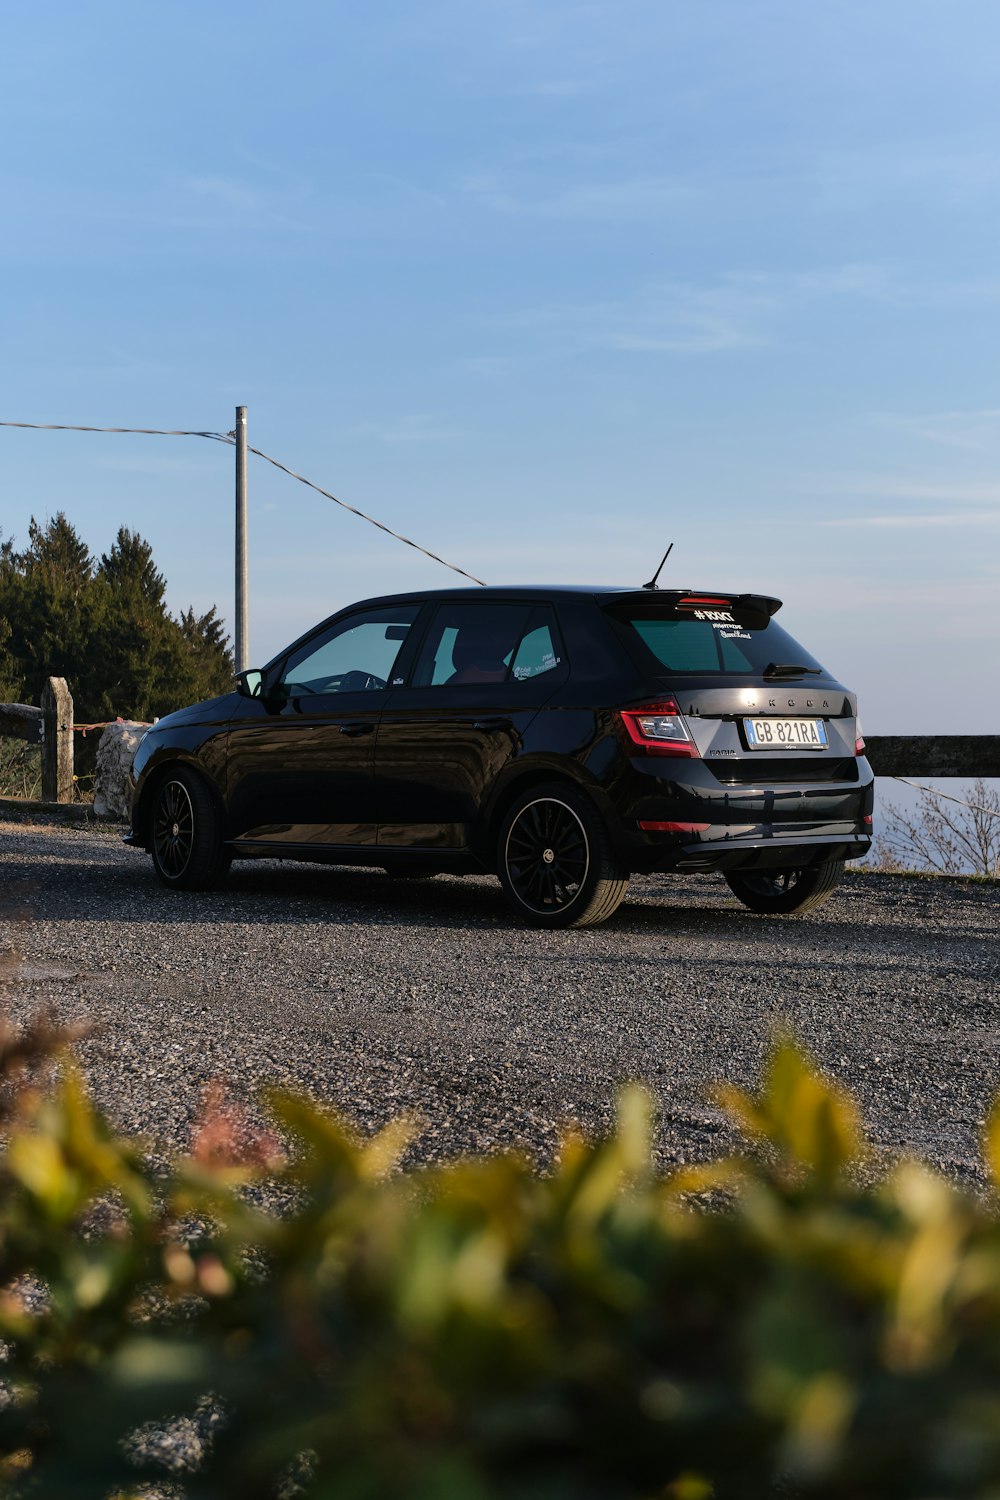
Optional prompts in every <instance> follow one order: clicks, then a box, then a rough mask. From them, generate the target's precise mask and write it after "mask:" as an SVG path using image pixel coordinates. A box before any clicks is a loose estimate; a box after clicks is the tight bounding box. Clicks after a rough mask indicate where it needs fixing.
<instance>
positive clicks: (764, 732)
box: [743, 719, 829, 750]
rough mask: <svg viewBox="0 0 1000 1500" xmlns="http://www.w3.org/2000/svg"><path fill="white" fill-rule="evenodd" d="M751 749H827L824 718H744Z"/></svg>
mask: <svg viewBox="0 0 1000 1500" xmlns="http://www.w3.org/2000/svg"><path fill="white" fill-rule="evenodd" d="M743 728H744V729H745V730H746V736H747V748H748V749H750V750H825V749H826V748H827V745H828V744H829V740H828V739H827V737H826V725H825V724H824V723H823V720H822V719H744V720H743Z"/></svg>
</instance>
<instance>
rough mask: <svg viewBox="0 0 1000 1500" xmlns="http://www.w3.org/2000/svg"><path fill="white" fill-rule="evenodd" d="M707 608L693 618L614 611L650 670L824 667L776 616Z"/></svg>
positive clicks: (623, 632) (724, 672) (625, 635)
mask: <svg viewBox="0 0 1000 1500" xmlns="http://www.w3.org/2000/svg"><path fill="white" fill-rule="evenodd" d="M703 613H704V614H705V616H706V618H702V619H694V618H693V617H692V616H691V615H690V614H680V613H676V612H674V611H673V610H669V609H659V610H657V609H631V610H624V611H623V610H610V611H609V614H610V615H611V617H612V619H613V620H614V621H615V623H616V625H617V627H618V630H619V633H620V634H621V635H622V637H623V639H624V640H625V642H626V644H627V645H629V646H630V647H631V649H632V652H633V655H637V656H638V657H639V658H640V660H641V661H642V664H643V665H644V666H645V667H646V668H647V670H652V671H659V672H663V671H667V672H697V673H698V674H699V675H709V676H710V675H712V674H713V673H718V674H720V675H726V676H730V675H740V674H747V675H754V676H759V675H760V673H761V672H763V670H764V668H765V667H767V666H770V665H771V664H772V663H774V664H778V665H782V666H798V667H808V668H809V669H810V670H811V671H814V672H815V671H820V672H821V671H823V668H822V667H821V666H820V663H819V662H818V661H817V660H816V658H815V657H814V656H812V655H810V653H809V652H808V651H806V650H805V648H804V647H802V646H800V645H799V643H798V641H796V640H795V639H794V638H793V637H792V636H790V635H789V634H788V631H787V630H783V629H782V627H781V626H780V625H777V624H776V623H775V622H774V620H769V621H768V622H767V624H765V625H762V624H760V623H759V622H758V621H756V620H755V622H754V623H753V624H750V623H748V622H747V621H746V620H741V619H740V616H739V615H738V614H733V613H731V612H730V611H727V610H714V611H711V612H709V611H705V612H703ZM709 615H711V617H708V616H709Z"/></svg>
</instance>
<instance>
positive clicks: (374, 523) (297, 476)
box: [247, 443, 486, 588]
mask: <svg viewBox="0 0 1000 1500" xmlns="http://www.w3.org/2000/svg"><path fill="white" fill-rule="evenodd" d="M247 447H248V448H250V452H251V453H256V455H257V457H258V458H263V459H266V461H267V462H268V463H269V464H273V465H274V467H275V468H276V469H280V470H281V471H282V473H284V474H288V475H290V476H291V478H292V479H297V480H299V482H300V483H301V484H307V485H308V486H309V488H310V489H311V490H315V491H316V493H317V494H318V495H323V496H325V498H326V499H327V500H332V501H333V503H334V505H339V506H340V507H341V509H342V510H349V511H350V513H351V515H352V516H360V518H361V520H362V521H367V522H368V524H369V526H377V527H378V529H379V531H384V532H385V533H386V535H387V536H391V537H395V539H396V541H397V542H405V543H406V545H407V547H414V548H415V549H416V550H417V552H422V553H423V555H424V556H425V557H429V558H430V559H431V561H432V562H436V563H440V564H441V566H442V567H445V568H450V569H451V571H452V572H453V573H461V575H462V577H463V578H468V579H471V581H472V582H473V583H478V584H479V586H480V587H481V588H485V587H486V584H485V583H483V580H482V579H481V578H477V577H476V576H475V574H474V573H467V572H466V571H465V569H464V568H460V567H458V566H457V564H455V563H450V562H445V560H444V558H443V557H438V555H437V553H436V552H428V550H427V548H426V547H421V545H420V543H419V542H411V541H410V538H409V537H408V536H401V535H400V533H399V532H398V531H393V530H392V527H391V526H383V524H382V522H381V521H376V520H375V519H374V517H373V516H366V515H365V513H364V511H363V510H355V508H354V506H353V505H348V504H347V501H346V500H338V499H337V497H336V495H331V494H330V491H329V490H324V489H323V488H322V486H320V485H318V484H313V482H312V480H311V479H306V477H305V475H304V474H296V472H295V470H294V469H290V468H289V467H288V466H287V464H283V463H279V461H278V460H277V459H276V458H272V457H271V455H270V454H269V453H262V452H261V450H260V449H259V448H253V447H250V444H249V443H248V444H247Z"/></svg>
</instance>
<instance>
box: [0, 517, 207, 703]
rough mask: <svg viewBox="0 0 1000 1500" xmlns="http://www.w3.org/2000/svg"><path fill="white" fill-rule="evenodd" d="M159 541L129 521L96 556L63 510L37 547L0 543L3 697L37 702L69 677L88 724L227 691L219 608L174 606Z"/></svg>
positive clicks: (34, 540) (31, 537)
mask: <svg viewBox="0 0 1000 1500" xmlns="http://www.w3.org/2000/svg"><path fill="white" fill-rule="evenodd" d="M165 595H166V580H165V579H164V577H163V574H162V573H160V572H159V571H158V569H157V568H156V565H155V563H154V561H153V551H152V548H151V547H150V545H149V543H148V542H146V541H144V540H143V538H142V537H141V536H139V535H138V533H137V532H133V531H129V530H128V528H127V527H124V526H123V527H121V528H120V529H119V532H118V535H117V537H116V538H115V542H114V545H113V546H112V547H111V550H110V551H109V552H106V553H104V554H103V555H102V557H101V559H100V561H99V563H97V564H96V566H95V564H94V562H93V560H92V558H91V555H90V552H89V549H88V548H87V546H86V544H85V543H84V542H83V541H82V540H81V538H80V537H79V536H78V535H77V533H76V531H75V530H74V528H73V526H72V525H71V524H70V522H69V521H68V520H67V519H66V516H65V515H64V514H63V513H62V512H61V511H60V512H59V513H58V514H57V515H56V516H55V517H54V518H53V519H52V520H51V521H49V522H48V523H47V524H46V525H44V526H42V525H40V524H39V523H38V522H36V521H35V519H34V518H32V520H31V524H30V527H29V529H28V546H27V547H26V548H25V549H24V551H22V552H18V551H17V550H16V549H15V547H14V545H13V543H12V542H11V541H5V542H3V543H2V544H0V701H18V700H20V701H23V702H26V703H37V702H38V698H39V694H40V692H41V688H42V685H43V684H44V682H45V679H46V678H47V677H50V676H54V677H65V678H66V680H67V682H68V683H69V687H70V691H71V692H72V694H73V698H74V706H75V714H76V719H77V721H78V722H81V723H96V722H100V721H102V720H105V719H114V718H116V717H118V716H119V715H120V716H121V717H122V718H134V719H145V720H149V719H152V718H154V717H158V716H162V715H164V714H167V713H170V712H172V710H174V709H176V708H181V707H183V706H184V704H186V703H192V702H195V701H197V700H198V699H200V698H207V697H212V696H214V695H216V694H218V693H224V692H227V691H228V690H229V689H230V688H231V686H232V680H233V660H232V654H231V652H230V649H229V643H228V640H227V639H226V635H225V628H224V626H223V623H222V621H221V620H220V619H219V617H218V614H217V612H216V610H215V608H214V606H213V608H212V609H210V610H209V611H208V612H207V614H204V615H200V616H199V615H196V614H195V612H194V610H193V609H188V610H186V611H185V612H184V613H183V614H182V615H181V617H180V619H179V620H177V619H175V618H174V617H173V616H172V615H171V614H170V613H169V611H168V609H167V606H166V601H165Z"/></svg>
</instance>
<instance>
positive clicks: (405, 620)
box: [128, 586, 873, 927]
mask: <svg viewBox="0 0 1000 1500" xmlns="http://www.w3.org/2000/svg"><path fill="white" fill-rule="evenodd" d="M779 607H780V601H779V600H777V599H772V598H768V597H766V596H763V595H756V594H733V593H727V592H725V591H721V592H702V591H697V590H681V589H670V590H668V589H654V588H645V589H639V590H634V589H602V588H546V587H540V586H536V587H524V588H484V589H461V590H452V591H447V592H445V591H442V592H435V593H420V594H402V595H397V596H393V597H391V598H382V599H369V600H366V601H364V602H363V603H360V604H356V605H353V606H352V607H351V608H349V609H345V610H342V611H340V613H338V614H336V615H334V616H333V617H332V618H331V619H329V620H326V621H324V622H323V624H321V625H319V626H317V627H316V628H315V629H314V630H311V631H310V632H309V633H308V634H307V635H304V636H302V637H301V639H299V640H297V641H296V642H295V643H294V644H293V645H291V646H289V647H288V649H287V650H285V651H283V652H282V653H281V654H280V655H279V656H277V657H275V659H274V660H273V661H272V662H270V663H268V665H267V666H266V667H264V668H263V670H261V671H251V672H244V673H242V674H241V676H240V677H239V678H238V679H237V685H236V689H235V691H234V692H232V693H230V694H227V695H226V696H225V697H222V698H215V699H213V700H212V701H211V702H208V703H200V704H198V705H196V706H195V707H193V708H187V709H182V710H181V711H180V712H178V713H174V714H170V715H169V717H167V718H164V719H161V720H160V722H159V723H158V724H156V725H154V727H153V728H152V729H151V730H150V731H149V733H148V734H147V735H146V737H145V739H144V740H143V741H142V743H141V745H140V747H139V750H138V753H137V754H136V757H135V763H134V766H133V796H132V831H131V833H130V835H129V837H128V842H129V843H131V844H133V845H135V846H138V847H139V848H142V849H145V850H147V851H148V852H149V853H151V854H152V857H153V863H154V866H155V868H156V872H157V874H158V876H159V878H160V880H161V881H162V882H163V883H164V884H165V885H167V886H171V887H174V888H177V889H183V890H191V889H198V888H202V887H207V886H211V885H214V884H216V883H217V882H218V881H219V880H220V879H221V878H222V877H223V876H224V875H225V873H226V871H227V870H228V868H229V864H230V861H231V860H232V859H233V858H255V857H256V858H261V857H263V858H281V859H301V860H314V861H322V862H326V863H333V864H360V865H374V866H379V867H382V868H384V869H386V870H388V871H389V873H390V874H392V875H397V876H422V875H432V874H437V873H439V872H441V871H451V872H453V873H458V874H461V873H475V872H478V873H480V874H481V873H483V872H484V871H487V872H493V873H495V874H496V875H497V876H498V877H499V879H500V882H501V884H502V886H503V888H504V890H505V892H506V894H507V896H508V898H509V900H510V903H511V905H512V907H513V908H514V910H515V911H516V912H517V913H518V914H519V916H521V917H522V918H524V919H525V920H527V921H529V922H531V923H534V924H536V925H538V926H544V927H569V926H584V925H587V924H593V923H597V922H602V921H604V919H605V918H607V917H609V916H610V915H611V913H612V912H613V911H614V910H615V908H616V907H617V906H618V904H619V903H620V901H621V900H622V897H623V896H624V894H625V890H626V886H627V884H628V879H629V875H630V874H631V873H632V872H633V871H636V872H640V871H645V872H648V871H655V870H689V871H704V872H709V873H711V872H718V873H720V874H721V875H723V876H724V878H725V879H726V881H727V882H728V884H729V886H730V889H731V890H732V891H733V893H734V894H735V895H736V896H737V897H739V899H740V901H742V902H743V903H744V904H745V905H746V906H748V907H750V908H751V909H752V910H753V911H757V912H764V913H789V912H801V911H805V910H807V909H809V908H811V907H815V906H817V905H818V904H819V903H820V902H821V901H822V900H823V899H824V898H825V897H826V896H827V895H828V894H829V893H830V891H831V890H832V889H833V887H834V885H835V884H836V882H837V880H838V878H839V876H840V874H841V872H842V871H843V868H844V864H845V861H847V860H849V859H859V858H861V857H862V856H863V855H864V854H866V853H867V851H868V849H869V847H870V844H871V835H872V803H873V776H872V772H871V769H870V767H869V765H868V763H867V761H866V760H865V759H864V742H863V740H862V738H861V734H860V730H859V727H858V719H857V700H856V698H855V696H854V695H853V693H851V692H849V691H848V690H847V689H846V688H844V687H842V686H841V685H840V683H838V682H837V681H836V680H835V679H834V678H833V677H831V675H830V674H829V672H827V671H826V669H825V668H824V667H822V666H821V665H820V664H819V662H817V661H815V660H814V659H813V657H812V656H810V655H809V653H808V652H807V651H805V650H804V649H803V647H802V646H800V645H798V644H797V642H796V641H794V640H793V639H792V637H791V636H790V635H788V634H787V633H786V632H785V631H784V630H783V629H782V627H781V626H780V625H778V624H777V623H776V621H775V620H774V615H775V613H776V612H777V610H778V609H779Z"/></svg>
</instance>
